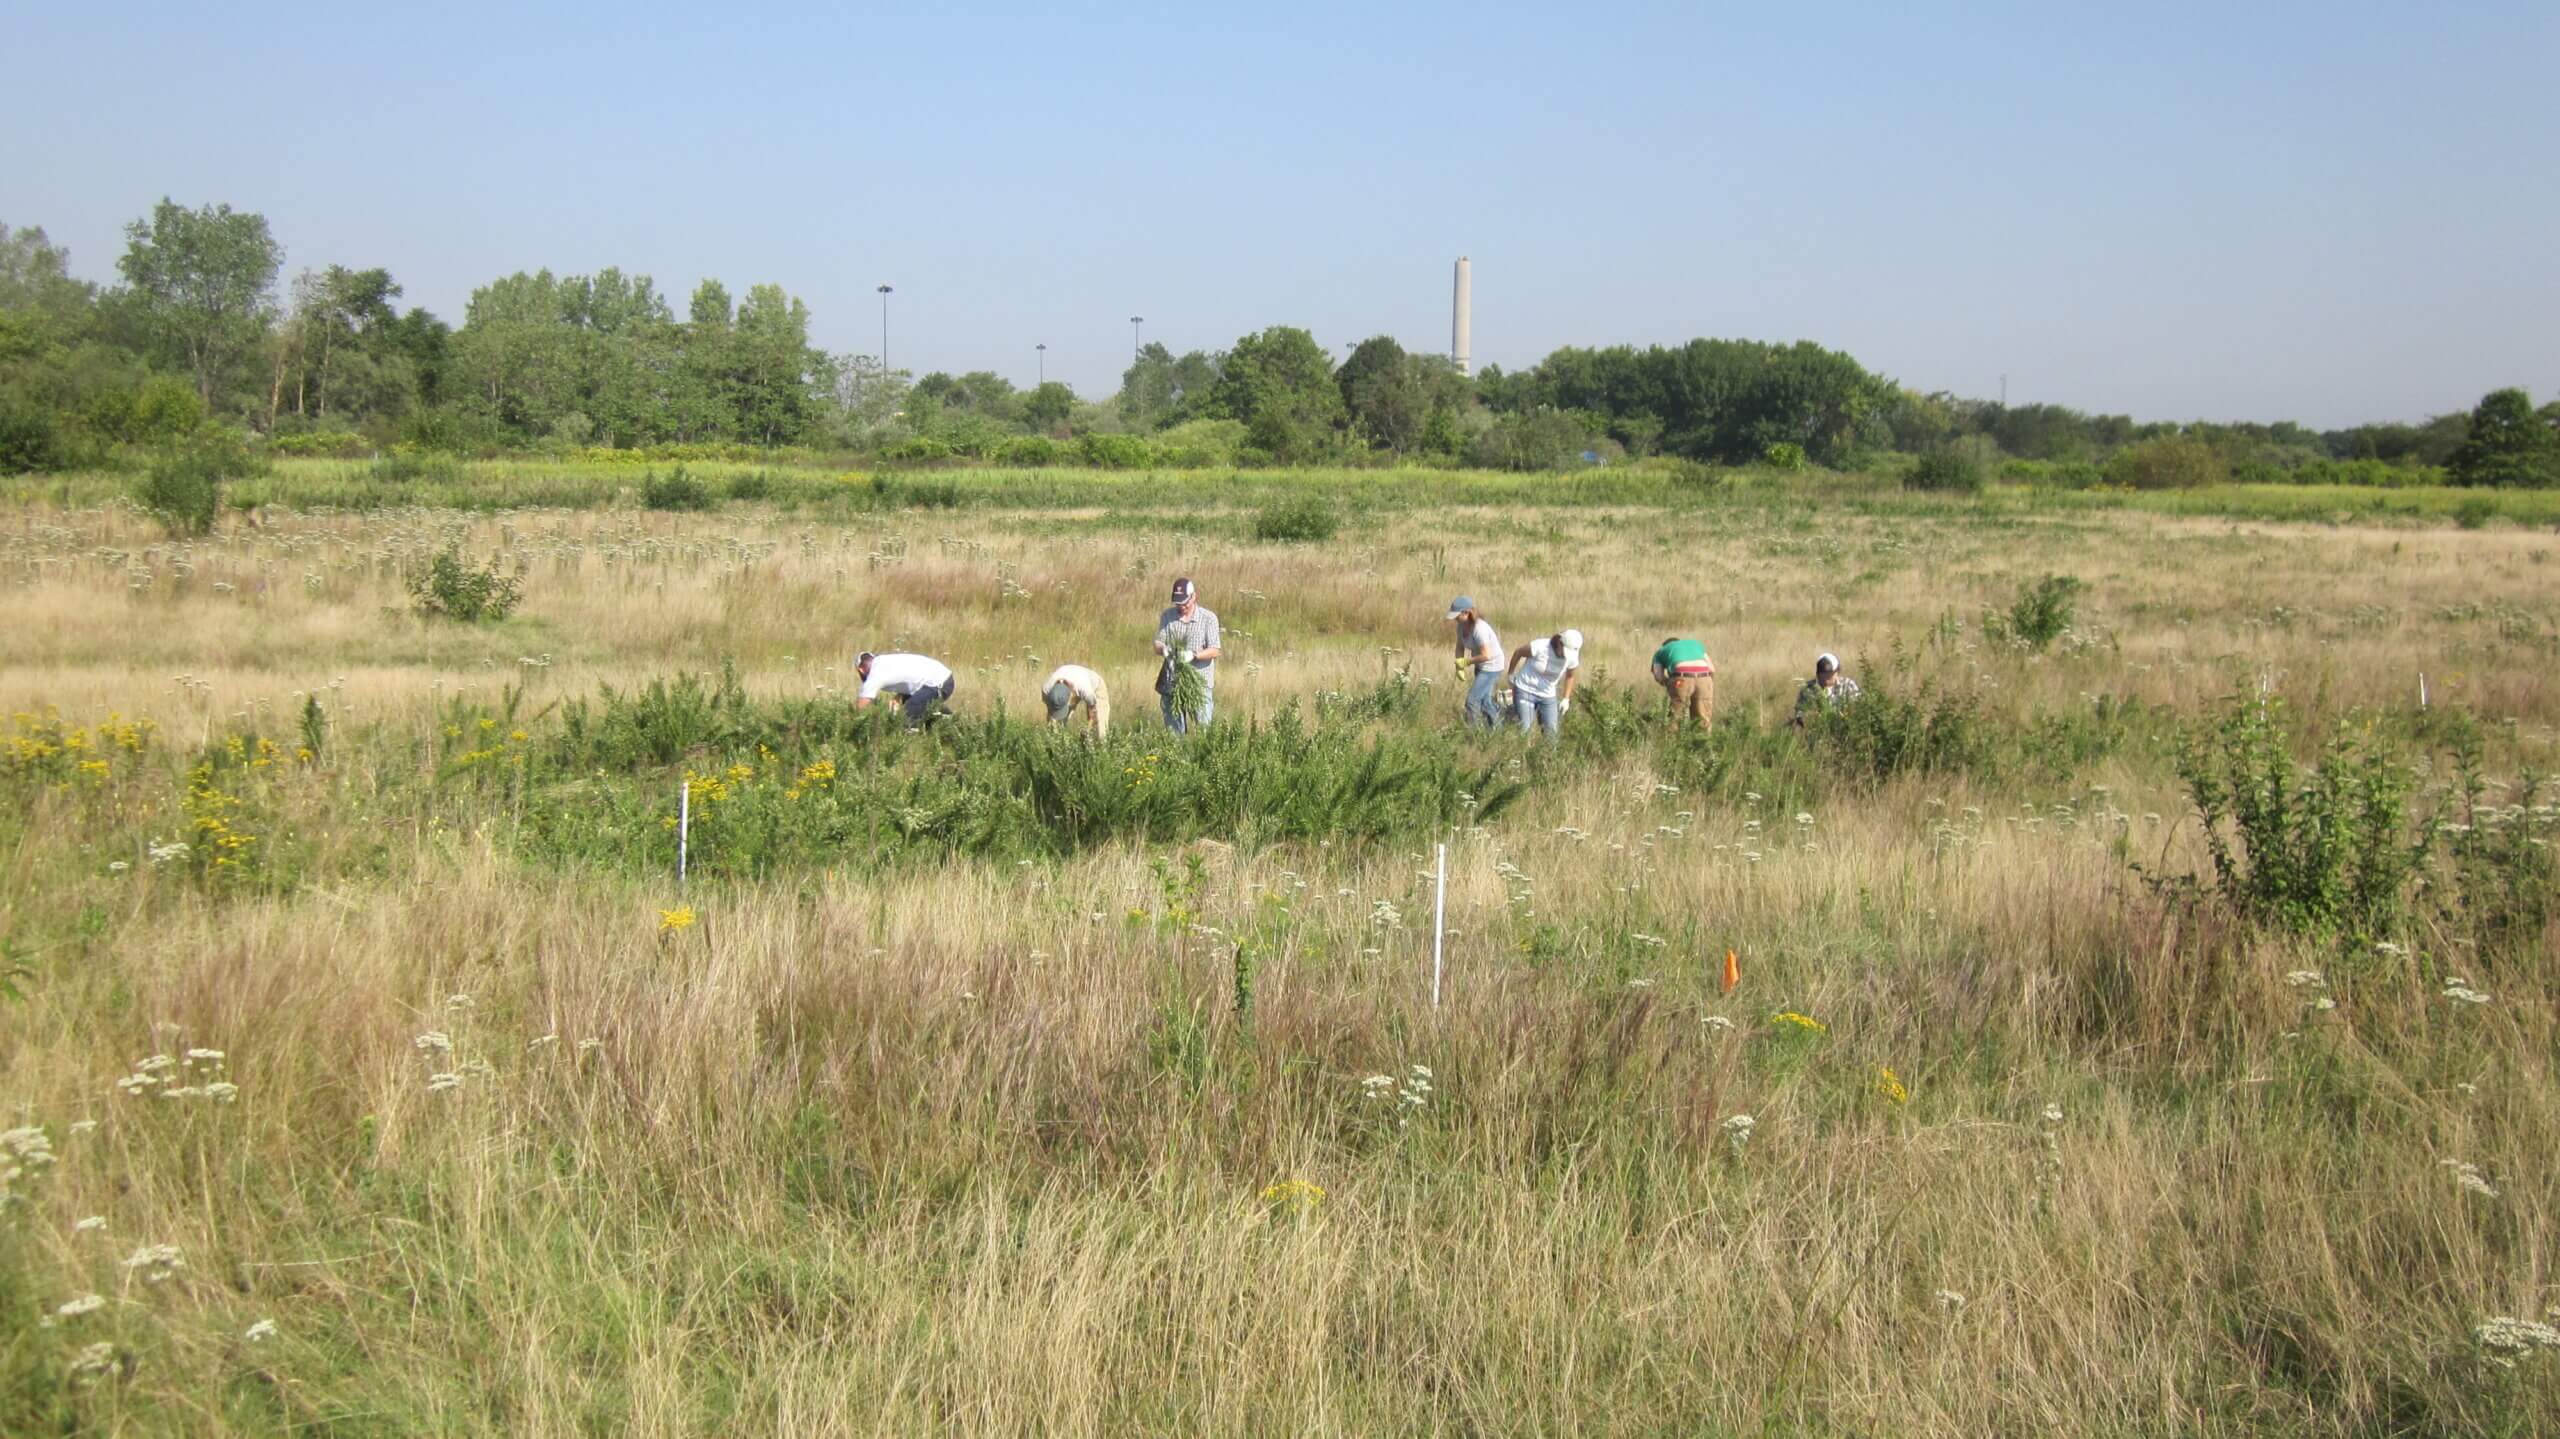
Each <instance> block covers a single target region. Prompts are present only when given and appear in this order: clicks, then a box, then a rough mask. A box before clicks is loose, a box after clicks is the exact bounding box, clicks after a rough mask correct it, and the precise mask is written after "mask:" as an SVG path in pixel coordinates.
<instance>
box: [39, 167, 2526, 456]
mask: <svg viewBox="0 0 2560 1439" xmlns="http://www.w3.org/2000/svg"><path fill="white" fill-rule="evenodd" d="M125 242H126V243H125V251H124V253H123V254H122V255H121V256H119V257H118V258H117V260H116V271H117V274H118V277H119V278H118V282H117V283H114V284H111V285H108V286H104V287H101V286H97V285H93V284H90V283H88V282H85V281H82V280H78V279H75V278H74V277H72V275H71V273H70V267H69V257H68V255H67V254H65V252H64V251H63V250H62V249H61V248H60V247H58V246H55V245H53V244H52V243H51V242H50V241H49V240H48V238H47V237H46V235H45V232H44V231H43V230H42V229H17V230H12V229H10V228H9V227H8V226H6V225H0V469H7V470H29V469H54V468H64V467H70V466H76V465H81V464H93V463H102V462H108V461H110V460H111V459H112V457H113V456H115V455H116V454H118V453H120V452H123V451H125V450H128V449H130V448H133V447H148V446H155V445H168V444H172V443H176V442H179V441H181V440H184V439H187V438H188V437H191V436H197V435H200V434H203V433H205V432H207V431H221V432H226V433H229V434H232V435H234V436H239V437H248V438H254V439H255V440H256V441H257V442H258V443H261V444H263V445H265V446H267V447H268V448H270V449H272V450H273V451H275V452H277V453H287V454H290V453H339V452H343V453H350V454H354V453H364V452H369V451H371V450H375V449H380V448H385V447H391V446H400V445H405V446H410V447H415V448H421V449H429V450H445V451H454V452H462V453H485V452H500V451H512V450H526V449H555V450H557V449H579V448H584V447H589V446H608V447H614V448H629V447H640V446H661V445H743V446H754V447H759V448H772V447H784V446H798V447H808V448H812V449H825V450H835V451H855V452H867V453H874V454H878V455H880V456H883V457H885V458H888V459H892V460H910V461H932V460H943V459H973V458H974V459H997V460H1006V461H1010V462H1016V463H1030V464H1045V463H1064V462H1079V461H1081V462H1086V463H1104V464H1212V465H1214V464H1235V463H1242V464H1281V465H1286V464H1361V463H1372V462H1380V461H1395V462H1405V463H1445V464H1462V463H1463V464H1474V465H1483V466H1492V467H1499V468H1509V469H1520V470H1548V469H1563V468H1570V467H1572V466H1575V465H1579V464H1590V463H1606V462H1613V461H1617V460H1620V459H1629V458H1633V459H1643V458H1648V457H1655V456H1660V457H1665V458H1667V459H1670V460H1675V461H1689V462H1696V463H1701V464H1714V465H1745V464H1758V465H1775V466H1779V467H1781V468H1793V467H1800V466H1804V465H1825V466H1833V467H1840V468H1857V467H1865V466H1869V465H1872V464H1873V463H1875V462H1876V461H1878V460H1879V458H1881V457H1887V456H1892V455H1896V454H1902V455H1919V456H1922V457H1923V458H1924V460H1925V461H1928V462H1929V463H1930V464H1931V465H1936V466H1938V467H1940V469H1943V470H1945V471H1946V472H1950V473H1959V474H1960V473H1963V472H1964V471H1965V469H1966V467H1967V466H1980V465H1986V464H1997V465H2007V466H2010V467H2013V468H2017V467H2023V468H2024V470H2025V471H2026V472H2031V473H2033V474H2035V475H2038V476H2058V477H2062V478H2064V479H2065V480H2066V481H2068V480H2073V479H2076V480H2078V481H2080V482H2089V483H2096V482H2113V483H2125V484H2135V485H2160V484H2195V483H2210V482H2213V481H2216V480H2221V479H2231V478H2238V479H2244V480H2245V479H2258V480H2265V479H2285V478H2295V479H2304V478H2309V479H2345V480H2357V481H2364V482H2376V483H2392V482H2423V481H2430V480H2436V479H2446V478H2449V479H2451V480H2452V481H2454V482H2456V483H2469V484H2496V485H2553V484H2560V404H2554V405H2548V406H2545V407H2543V408H2541V409H2539V410H2537V409H2535V408H2534V406H2533V404H2532V402H2531V400H2530V398H2529V397H2527V396H2526V395H2525V394H2524V392H2523V391H2521V390H2502V391H2498V392H2495V393H2493V394H2491V395H2489V396H2487V397H2485V398H2484V399H2483V400H2482V402H2481V404H2480V405H2479V406H2478V407H2477V408H2476V409H2475V410H2473V411H2472V412H2471V413H2469V414H2461V413H2456V414H2448V415H2440V416H2436V417H2434V418H2431V419H2428V420H2426V421H2424V422H2422V423H2417V424H2396V423H2393V424H2371V425H2362V426H2357V427H2354V428H2352V429H2346V430H2333V431H2326V432H2315V431H2312V430H2309V429H2307V428H2305V427H2303V426H2301V425H2297V424H2292V423H2276V424H2186V425H2178V424H2168V423H2137V422H2136V421H2134V420H2133V419H2131V418H2130V417H2128V416H2124V415H2103V414H2086V413H2083V412H2080V411H2077V410H2073V409H2070V408H2067V407H2064V406H2060V405H2044V404H2036V405H2016V406H2011V405H2003V404H1998V403H1994V402H1991V401H1985V400H1976V399H1965V398H1960V397H1957V396H1954V395H1950V394H1947V393H1943V392H1940V393H1934V394H1922V393H1920V392H1917V391H1915V390H1912V389H1909V388H1906V387H1903V386H1900V385H1897V384H1896V383H1894V382H1893V381H1892V380H1890V379H1887V378H1885V377H1883V376H1880V375H1877V374H1874V373H1872V372H1870V371H1868V370H1867V369H1865V368H1864V367H1863V366H1861V365H1860V364H1859V363H1858V362H1857V361H1856V360H1855V359H1854V358H1852V357H1851V356H1849V355H1846V354H1843V353H1841V352H1839V351H1836V350H1827V349H1824V348H1822V347H1820V346H1818V345H1814V344H1810V343H1804V342H1799V343H1796V344H1791V345H1778V344H1768V343H1762V342H1758V341H1751V340H1731V339H1700V340H1693V341H1690V342H1689V343H1687V344H1685V345H1674V346H1649V347H1645V348H1641V349H1639V348H1636V347H1632V346H1624V345H1621V346H1613V347H1609V348H1603V349H1584V348H1577V347H1567V348H1564V349H1560V350H1557V351H1556V352H1554V353H1553V354H1550V355H1549V356H1547V357H1546V358H1545V359H1544V360H1542V361H1540V362H1539V363H1537V364H1536V365H1533V366H1530V367H1528V368H1526V369H1522V370H1518V371H1513V372H1506V371H1504V370H1502V369H1501V368H1500V367H1498V366H1487V367H1486V368H1485V370H1484V371H1483V372H1482V373H1481V374H1479V375H1474V376H1469V375H1463V374H1460V373H1459V372H1458V370H1457V368H1456V367H1455V366H1454V365H1453V364H1452V363H1451V362H1450V361H1449V360H1448V359H1447V358H1446V357H1445V356H1441V355H1436V354H1425V353H1415V352H1410V351H1407V350H1406V349H1404V348H1403V347H1402V346H1401V345H1399V344H1398V343H1397V342H1396V341H1394V340H1393V339H1390V338H1387V337H1385V336H1377V337H1373V338H1370V339H1367V340H1364V341H1361V342H1360V343H1358V344H1357V345H1354V346H1352V347H1350V349H1349V351H1348V353H1347V354H1346V355H1344V357H1343V358H1342V359H1341V360H1340V361H1339V362H1336V361H1335V360H1334V359H1333V357H1332V354H1331V353H1330V352H1328V351H1327V350H1326V349H1325V348H1324V347H1323V346H1321V345H1319V344H1318V343H1317V342H1316V340H1315V339H1314V337H1313V336H1312V335H1310V334H1309V333H1308V332H1307V331H1305V330H1303V329H1299V328H1296V327H1293V326H1285V325H1284V326H1273V327H1271V328H1269V329H1265V330H1261V331H1258V332H1256V333H1253V334H1250V335H1245V336H1242V337H1239V338H1238V339H1237V340H1236V341H1235V342H1234V343H1233V344H1232V345H1230V346H1229V347H1228V348H1226V349H1224V350H1220V351H1204V350H1192V351H1188V352H1185V353H1182V354H1179V355H1177V354H1175V353H1173V352H1172V351H1170V350H1168V349H1167V348H1166V347H1164V346H1163V345H1161V344H1149V345H1146V346H1145V347H1143V348H1142V349H1140V350H1139V351H1138V352H1137V353H1136V355H1135V356H1134V357H1133V359H1132V362H1131V364H1130V365H1129V367H1128V369H1127V370H1126V372H1125V373H1124V374H1123V375H1122V377H1121V383H1120V386H1119V388H1118V390H1117V391H1116V392H1115V393H1113V394H1111V395H1107V396H1103V397H1100V398H1099V399H1094V400H1087V399H1084V398H1081V397H1079V396H1077V395H1076V394H1075V393H1074V392H1073V391H1072V390H1071V389H1070V388H1069V387H1068V386H1066V385H1063V384H1060V383H1058V382H1055V381H1050V382H1046V383H1043V384H1040V385H1037V386H1035V387H1033V388H1030V389H1028V390H1024V389H1018V388H1017V387H1015V386H1014V385H1013V384H1012V383H1011V382H1010V381H1008V380H1005V379H1004V378H1003V377H1001V376H999V375H996V374H994V373H993V372H991V371H973V372H969V373H966V374H961V375H952V374H947V373H942V372H934V373H931V374H927V375H925V376H923V377H922V378H920V379H919V378H916V377H914V376H912V375H910V374H908V373H906V372H903V371H899V372H890V371H885V370H883V369H882V367H881V365H880V363H879V361H878V359H877V358H876V357H873V356H868V355H858V354H834V353H830V352H828V351H826V350H824V349H821V348H819V347H817V346H816V345H813V344H812V343H811V342H810V338H809V310H808V306H807V305H806V304H805V303H803V302H802V301H801V300H799V299H798V298H796V297H794V296H792V295H791V294H790V293H788V292H787V291H786V290H784V289H783V288H782V287H781V286H779V285H775V284H758V285H753V286H750V287H749V288H748V289H747V290H746V292H745V294H744V295H743V296H733V295H732V294H731V292H730V291H729V289H728V288H727V287H726V286H725V285H723V284H722V283H721V282H720V281H718V280H708V279H707V280H704V281H702V282H701V283H700V284H699V285H697V286H696V287H695V289H694V290H693V292H692V294H691V296H690V297H689V299H688V301H687V303H686V305H685V307H684V309H683V311H682V312H681V313H680V314H679V313H678V312H677V311H676V310H675V308H674V307H673V306H671V305H670V304H669V303H668V301H667V299H666V298H665V296H664V295H663V294H662V293H661V292H660V291H659V289H658V287H657V285H656V283H655V282H654V280H653V279H652V278H651V277H650V276H647V275H643V274H627V273H625V272H623V271H622V270H620V269H616V268H607V269H604V270H601V271H598V272H597V273H595V274H592V275H567V276H561V275H555V274H553V273H552V272H550V271H548V270H541V271H536V272H533V273H525V272H518V273H516V274H513V275H509V276H506V277H504V278H502V279H498V280H494V281H492V282H491V283H489V284H487V285H484V286H482V287H480V288H479V289H477V290H475V291H474V292H473V293H472V296H471V299H470V302H469V304H468V306H467V307H466V308H465V311H464V314H463V317H462V323H461V325H460V326H459V327H456V326H453V325H449V324H447V323H446V322H445V321H444V320H442V319H440V318H438V317H437V316H435V315H434V314H432V313H429V312H428V311H426V310H424V309H422V308H417V307H410V308H406V309H404V308H402V307H401V305H400V304H399V301H400V299H401V298H402V290H401V286H400V284H399V282H398V281H397V280H396V279H395V278H393V276H392V275H391V274H390V273H389V272H388V271H386V270H384V269H381V268H370V269H353V268H349V267H347V266H343V265H336V264H331V265H327V266H325V267H322V268H318V269H304V270H301V271H299V272H297V273H296V274H295V275H294V276H293V277H292V278H291V280H290V281H285V282H282V283H281V284H280V280H281V277H282V273H283V267H284V249H283V247H282V246H281V244H279V243H278V241H277V240H276V239H275V237H274V235H273V234H272V233H271V231H270V230H269V228H268V225H267V222H266V220H265V218H264V217H262V216H259V215H256V214H253V213H249V212H244V211H236V210H234V209H232V208H231V207H230V206H228V205H220V204H215V205H206V206H203V207H200V208H195V209H189V208H187V207H185V206H182V205H179V204H177V203H175V202H174V201H171V200H167V199H163V200H162V201H160V202H159V203H158V204H157V205H155V206H154V207H153V208H152V210H151V212H150V213H149V214H148V215H146V216H143V217H141V218H139V219H136V220H135V221H134V222H133V223H132V224H130V225H128V226H127V227H126V230H125ZM1933 472H1936V471H1933Z"/></svg>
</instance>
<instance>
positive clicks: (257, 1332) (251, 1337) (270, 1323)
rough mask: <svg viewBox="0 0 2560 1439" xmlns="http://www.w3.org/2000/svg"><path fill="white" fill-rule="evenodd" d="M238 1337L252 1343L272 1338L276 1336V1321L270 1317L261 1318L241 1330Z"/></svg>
mask: <svg viewBox="0 0 2560 1439" xmlns="http://www.w3.org/2000/svg"><path fill="white" fill-rule="evenodd" d="M240 1337H241V1338H243V1339H246V1340H248V1341H249V1342H250V1343H252V1344H259V1343H263V1342H265V1341H266V1340H269V1339H273V1338H275V1337H276V1322H275V1321H274V1320H272V1319H261V1320H259V1321H258V1322H257V1323H255V1324H252V1325H250V1326H249V1327H248V1328H247V1329H246V1330H244V1331H242V1332H241V1335H240Z"/></svg>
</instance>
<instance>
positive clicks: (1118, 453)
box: [1076, 435, 1156, 470]
mask: <svg viewBox="0 0 2560 1439" xmlns="http://www.w3.org/2000/svg"><path fill="white" fill-rule="evenodd" d="M1076 453H1077V456H1078V457H1079V458H1080V459H1082V460H1083V461H1084V463H1086V464H1088V465H1092V466H1094V467H1095V468H1097V469H1105V470H1143V469H1146V468H1147V467H1149V466H1151V465H1153V464H1155V462H1156V450H1155V446H1153V445H1151V444H1148V443H1147V442H1146V440H1145V439H1143V438H1141V437H1139V436H1137V435H1082V436H1079V437H1078V438H1077V440H1076Z"/></svg>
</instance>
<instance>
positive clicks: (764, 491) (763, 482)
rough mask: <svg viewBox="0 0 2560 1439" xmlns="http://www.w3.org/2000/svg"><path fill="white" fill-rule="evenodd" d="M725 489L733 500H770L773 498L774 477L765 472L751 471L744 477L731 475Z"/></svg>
mask: <svg viewBox="0 0 2560 1439" xmlns="http://www.w3.org/2000/svg"><path fill="white" fill-rule="evenodd" d="M723 488H724V489H726V490H727V491H728V493H729V498H731V499H733V500H769V499H772V498H773V475H772V474H771V473H770V472H769V471H765V470H749V471H748V472H747V473H745V474H743V475H731V476H730V477H729V483H728V484H727V485H725V486H723Z"/></svg>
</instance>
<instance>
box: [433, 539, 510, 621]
mask: <svg viewBox="0 0 2560 1439" xmlns="http://www.w3.org/2000/svg"><path fill="white" fill-rule="evenodd" d="M409 595H410V598H411V599H413V600H415V601H416V602H417V609H418V613H419V614H421V615H424V616H427V617H429V618H443V619H450V620H460V621H462V622H463V623H465V624H478V623H480V622H481V621H483V620H502V619H505V618H506V617H507V616H508V615H510V614H513V613H515V608H516V606H517V605H518V604H520V603H522V602H523V599H524V587H523V585H522V584H521V583H519V582H518V581H517V579H516V578H515V577H514V576H513V575H508V574H502V573H500V572H499V570H498V567H497V565H496V564H495V563H494V562H493V563H492V564H490V565H489V567H488V568H486V569H473V568H472V567H471V566H470V565H469V564H467V563H465V562H464V560H463V558H462V551H461V550H460V548H458V547H456V548H449V549H446V550H444V551H443V552H441V553H439V554H438V555H437V556H436V557H435V558H434V559H433V560H431V561H429V562H428V564H427V567H426V569H424V570H422V571H420V572H419V573H417V574H415V575H412V576H410V577H409Z"/></svg>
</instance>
